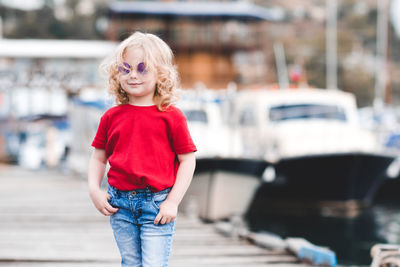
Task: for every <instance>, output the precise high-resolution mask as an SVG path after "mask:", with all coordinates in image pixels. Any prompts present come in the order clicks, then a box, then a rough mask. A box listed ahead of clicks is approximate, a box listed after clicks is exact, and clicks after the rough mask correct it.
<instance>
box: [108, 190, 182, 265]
mask: <svg viewBox="0 0 400 267" xmlns="http://www.w3.org/2000/svg"><path fill="white" fill-rule="evenodd" d="M169 191H170V188H168V189H165V190H162V191H159V192H155V193H153V192H151V191H150V190H149V189H139V190H134V191H121V190H118V189H116V188H115V187H113V186H109V187H108V194H109V195H110V196H111V197H110V199H109V203H110V204H111V205H112V206H113V207H116V208H119V210H118V211H117V212H116V213H114V214H113V215H111V217H110V224H111V227H112V229H113V231H114V237H115V241H116V242H117V245H118V248H119V251H120V253H121V265H122V267H168V260H169V256H170V252H171V245H172V238H173V234H174V233H175V221H173V222H171V223H168V224H160V223H159V224H157V225H155V224H154V219H155V218H156V216H157V214H158V211H159V206H160V204H161V203H162V202H163V201H164V200H165V199H166V198H167V196H168V193H169Z"/></svg>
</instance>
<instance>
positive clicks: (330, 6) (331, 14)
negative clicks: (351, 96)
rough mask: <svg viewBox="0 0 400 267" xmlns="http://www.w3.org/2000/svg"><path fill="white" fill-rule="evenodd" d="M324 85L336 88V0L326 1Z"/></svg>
mask: <svg viewBox="0 0 400 267" xmlns="http://www.w3.org/2000/svg"><path fill="white" fill-rule="evenodd" d="M378 1H379V0H378ZM326 87H327V88H328V89H335V90H336V89H337V0H327V1H326Z"/></svg>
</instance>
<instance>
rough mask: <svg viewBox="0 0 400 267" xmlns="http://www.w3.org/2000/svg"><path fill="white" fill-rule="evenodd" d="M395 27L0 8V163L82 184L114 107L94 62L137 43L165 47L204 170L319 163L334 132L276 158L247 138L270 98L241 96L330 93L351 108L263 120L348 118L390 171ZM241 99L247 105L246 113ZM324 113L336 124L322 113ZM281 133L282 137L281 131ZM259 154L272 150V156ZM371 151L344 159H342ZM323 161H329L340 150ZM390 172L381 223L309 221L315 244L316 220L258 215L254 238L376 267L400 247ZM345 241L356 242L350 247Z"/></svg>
mask: <svg viewBox="0 0 400 267" xmlns="http://www.w3.org/2000/svg"><path fill="white" fill-rule="evenodd" d="M399 14H400V0H379V1H378V0H337V1H336V0H327V1H323V0H301V1H300V0H291V1H278V0H247V1H236V0H235V1H229V0H226V1H194V0H193V1H112V0H80V1H78V0H1V1H0V38H1V39H0V162H2V163H4V164H11V165H18V166H21V167H22V168H25V169H28V170H31V171H37V170H56V171H59V172H61V173H65V174H73V175H78V176H81V177H83V178H86V174H87V164H88V160H89V157H90V154H91V151H92V150H91V147H90V144H91V141H92V139H93V137H94V134H95V132H96V130H97V126H98V122H99V118H100V116H101V115H102V114H103V113H104V112H105V110H107V108H109V107H111V106H112V105H114V99H113V98H112V97H111V96H109V95H108V93H107V88H106V83H105V77H104V75H102V74H101V72H100V71H99V68H98V67H99V63H100V62H101V60H103V59H104V58H105V57H106V56H107V55H109V54H110V53H111V52H112V51H113V49H114V48H115V46H116V45H117V44H118V42H119V41H121V40H123V39H124V38H126V37H127V36H129V35H130V34H131V33H132V32H134V31H136V30H138V31H143V32H149V33H154V34H156V35H158V36H159V37H161V38H162V39H163V40H165V41H166V42H167V43H168V44H169V45H170V46H171V48H172V50H173V51H174V54H175V60H176V64H177V66H178V71H179V73H180V76H181V87H182V88H181V89H182V99H181V101H180V102H179V104H178V105H180V107H181V108H182V109H183V110H184V112H185V115H186V116H187V118H188V122H189V126H190V129H191V133H192V135H193V137H194V139H195V143H196V144H197V145H198V148H199V152H198V156H199V158H207V159H210V158H241V157H245V158H246V159H257V160H261V159H262V160H266V161H268V162H275V161H278V162H279V160H280V159H282V158H283V159H284V158H287V157H288V158H290V157H293V155H295V156H298V155H300V154H301V155H313V154H321V153H323V152H324V151H325V150H324V149H325V147H324V148H322V147H323V146H324V145H326V143H327V141H326V140H327V138H326V134H327V133H328V132H332V131H333V130H332V131H331V130H330V129H331V128H327V127H330V126H327V125H325V124H324V125H322V126H320V127H319V128H315V129H317V130H316V131H318V132H321V134H322V137H319V138H322V139H321V140H320V141H321V142H319V143H317V144H314V145H315V146H318V149H319V150H318V151H317V152H315V151H316V150H315V149H314V150H312V153H311V152H307V151H309V150H304V149H303V148H302V149H303V150H302V149H299V150H301V153H300V152H299V150H296V151H295V152H293V151H289V152H288V151H287V150H284V149H283V148H282V151H281V152H279V151H278V152H279V153H278V152H277V150H278V149H277V147H279V146H280V147H283V146H284V145H283V144H278V143H277V142H278V141H276V139H277V138H278V137H270V135H269V134H270V133H271V132H277V131H278V130H277V128H271V129H270V132H269V133H264V132H263V131H264V130H265V129H264V126H257V127H256V128H254V129H248V126H249V125H250V126H251V125H253V123H254V125H255V120H254V121H253V117H252V116H253V115H254V114H253V112H256V111H252V110H251V109H249V108H248V107H251V106H257V105H258V102H255V100H257V99H258V98H259V99H261V98H262V97H266V98H268V99H275V95H274V96H268V95H267V96H260V95H254V96H251V95H252V93H247V92H260V91H262V92H264V91H269V92H279V91H290V92H293V93H294V94H295V92H297V91H302V88H320V89H321V90H322V91H330V93H332V91H333V92H336V93H337V94H339V93H342V92H345V93H346V95H347V96H351V97H350V98H351V99H350V100H346V99H344V98H343V102H342V100H341V98H336V97H335V96H333V95H329V96H328V97H327V98H326V99H327V100H321V101H322V102H318V101H319V100H317V98H312V99H314V100H312V101H311V100H310V101H311V102H306V100H304V101H305V102H304V103H296V102H295V101H294V100H290V101H289V100H284V101H283V102H282V98H278V97H277V98H276V99H278V100H276V101H275V102H274V103H273V105H274V107H273V108H271V111H269V120H270V121H272V122H274V121H275V122H277V121H280V120H285V121H288V120H290V118H293V116H294V117H296V116H298V117H297V118H302V119H305V118H311V117H313V118H315V116H317V117H318V118H320V119H321V118H330V119H332V118H334V120H335V121H342V122H344V121H347V119H344V118H352V119H351V120H349V121H350V122H351V123H353V122H354V121H357V123H356V124H357V127H358V128H362V129H363V130H366V131H368V132H369V133H370V134H371V136H372V137H371V138H372V139H374V140H373V141H374V142H375V143H374V145H369V146H368V151H369V153H373V154H377V153H380V154H385V155H386V156H387V157H389V156H388V155H390V157H391V158H392V159H395V158H396V157H397V155H398V152H399V149H400V128H399V120H400V109H399V105H400V16H399ZM315 91H320V90H319V89H315ZM312 92H314V91H312ZM294 94H293V95H294ZM311 94H313V93H311ZM247 98H249V99H251V101H250V100H249V101H248V102H243V103H242V102H241V100H244V99H247ZM295 98H297V99H300V98H302V96H299V97H295ZM283 99H284V98H283ZM304 99H308V98H306V97H304ZM318 99H319V98H318ZM329 99H330V102H335V103H330V102H329ZM279 101H280V102H279ZM288 101H289V102H288ZM307 101H308V100H307ZM346 101H347V102H346ZM349 101H350V102H349ZM192 103H197V104H196V105H197V106H196V105H193V104H192ZM282 103H284V104H282ZM288 103H292V104H293V105H294V106H295V107H296V108H297V109H290V110H289V113H287V110H286V109H283V108H282V107H283V106H284V107H287V106H288V105H289V104H288ZM310 103H312V107H313V110H312V115H301V114H302V113H301V112H303V109H302V108H304V105H306V106H307V107H308V106H310V105H311V104H310ZM321 103H324V105H325V106H324V107H325V108H326V107H328V111H327V110H326V109H325V110H324V111H321V107H323V105H322V104H321ZM349 103H350V104H349ZM267 104H268V103H267ZM267 104H265V105H267ZM334 104H338V107H336V106H335V107H333V105H334ZM341 104H343V105H342V106H340V105H341ZM299 105H301V108H300V109H299ZM188 107H191V108H192V110H191V109H189V108H188ZM193 107H198V109H197V110H195V109H193ZM316 107H317V108H316ZM347 108H348V109H350V111H347ZM275 111H278V112H275ZM261 112H263V111H261ZM274 112H275V113H274ZM285 112H286V113H285ZM293 112H295V114H294V115H293ZM296 112H298V113H296ZM307 112H309V110H308V111H307ZM347 112H349V113H347ZM299 114H300V115H299ZM308 114H310V113H308ZM316 114H317V115H316ZM321 114H322V115H321ZM324 114H325V115H324ZM326 114H328V115H326ZM332 114H334V115H332ZM285 116H289V117H285ZM304 116H306V117H304ZM321 116H322V117H321ZM255 117H256V116H255ZM297 121H298V120H297ZM276 124H277V123H275V124H274V127H275V126H276ZM265 127H266V128H268V127H267V126H265ZM293 127H294V128H290V130H288V131H290V132H299V129H302V127H303V126H302V124H300V125H295V126H293ZM312 129H314V128H312ZM318 129H319V130H318ZM279 131H281V132H279V133H280V134H281V136H282V135H284V134H285V132H287V131H286V130H285V129H282V130H279ZM314 132H315V131H314ZM335 133H337V135H338V136H341V140H342V141H343V140H344V139H346V138H349V139H348V140H352V143H353V144H354V143H355V142H356V141H355V140H361V139H362V138H361V137H360V135H357V136H355V137H351V136H350V135H349V133H348V132H346V133H345V135H340V134H338V132H335ZM307 135H309V134H308V133H303V137H302V138H304V139H299V138H300V137H299V135H297V136H296V138H297V139H296V140H297V141H296V140H295V141H293V140H291V142H292V143H291V145H290V146H292V147H293V144H299V143H303V141H304V143H306V141H305V138H306V136H307ZM323 136H325V137H323ZM363 136H364V135H363ZM267 137H268V138H275V139H266V138H267ZM363 138H364V137H363ZM249 140H250V141H252V142H249ZM271 140H273V141H271ZM299 140H300V141H299ZM313 140H314V141H315V140H317V138H316V137H314V138H313ZM318 140H319V139H318ZM362 140H364V139H362ZM293 142H294V143H293ZM332 142H333V141H332ZM264 143H271V144H273V145H274V147H272V148H270V149H272V150H271V151H269V150H268V149H269V148H268V147H267V145H266V144H264ZM328 143H329V142H328ZM334 144H336V143H334V142H333V143H331V144H329V145H330V147H334V148H335V149H336V148H338V147H339V146H340V145H337V146H336V145H334ZM341 145H343V144H342V143H341ZM295 146H296V145H295ZM364 148H365V149H366V146H364V147H363V148H362V149H360V148H354V147H351V148H349V147H348V146H347V147H346V148H343V149H342V150H340V152H341V153H342V152H343V151H345V152H348V151H350V152H352V153H353V152H354V151H357V152H358V151H365V149H364ZM267 150H268V151H267ZM304 151H305V152H304ZM292 152H293V153H292ZM329 152H330V153H333V152H332V149H331V150H329ZM336 152H337V149H336V150H335V153H336ZM285 153H286V154H285ZM291 153H292V154H291ZM272 154H273V155H272ZM389 163H390V162H389ZM389 163H388V164H386V165H385V164H384V166H383V167H382V166H381V167H380V172H379V177H374V178H376V179H378V178H379V181H382V179H384V180H385V181H386V180H390V183H391V184H390V185H389V186H388V187H389V188H391V189H392V191H393V192H391V193H388V191H385V192H380V191H379V190H384V189H382V188H383V187H384V184H385V182H382V184H383V185H382V186H380V187H379V188H374V192H375V191H377V195H378V196H381V198H382V199H383V200H384V201H385V204H384V205H383V206H382V205H380V206H379V207H378V208H377V209H378V211H376V210H374V209H368V210H367V211H366V213H362V214H361V215H359V214H358V215H357V216H350V217H351V219H349V218H348V217H346V216H344V217H346V218H343V216H340V219H338V218H337V217H334V216H333V217H334V218H333V219H332V216H323V217H318V218H320V219H321V220H320V221H318V220H316V219H315V217H312V218H311V221H312V222H314V224H315V222H317V221H318V222H319V224H318V225H319V226H320V227H321V228H318V227H316V226H315V225H314V226H313V227H314V230H315V231H314V232H312V231H311V229H310V228H309V227H307V225H310V221H307V220H309V219H310V216H304V217H301V219H299V221H298V224H296V226H293V225H289V224H285V223H288V221H293V220H291V219H288V218H287V216H286V215H284V216H282V215H279V216H277V215H274V216H275V218H276V220H275V221H274V220H273V219H272V220H268V223H263V222H265V218H264V217H263V218H262V219H260V218H261V217H260V218H257V216H252V217H251V218H252V220H253V221H251V222H250V224H251V225H253V226H252V227H254V229H258V230H265V231H275V232H278V233H279V234H282V235H284V236H285V235H291V234H299V235H301V236H307V237H308V238H309V239H311V240H314V241H316V242H318V243H322V244H325V245H329V246H333V247H335V249H337V250H338V251H339V253H338V254H339V255H340V256H341V259H344V260H343V261H344V262H349V263H359V262H363V263H365V262H368V261H369V256H368V255H367V254H368V252H367V251H368V248H369V247H370V245H371V244H374V243H376V242H378V241H383V242H392V243H398V242H400V230H399V229H400V219H394V221H397V222H398V223H396V224H395V225H396V226H388V224H389V222H388V221H387V220H386V219H387V218H388V214H389V215H390V216H395V215H394V214H395V212H397V211H398V209H397V208H396V207H397V204H398V202H400V201H399V200H398V199H397V198H398V197H397V194H396V192H397V191H396V190H395V188H396V187H395V186H400V185H397V184H396V183H395V182H394V181H395V180H397V178H398V175H399V173H398V172H399V171H398V169H399V168H398V165H399V164H397V160H394V163H393V164H392V165H390V168H387V167H388V165H389ZM349 168H350V167H349ZM278 170H279V166H275V170H273V171H272V172H273V173H274V174H273V175H272V176H271V175H269V176H268V173H267V174H265V173H264V176H263V179H265V180H268V179H270V181H272V180H277V177H279V173H278V174H276V172H277V171H278ZM283 173H284V172H283ZM0 175H1V173H0ZM282 175H283V174H282ZM376 176H378V174H377V175H376ZM382 177H383V178H382ZM394 184H396V185H394ZM306 186H308V187H312V186H313V184H312V183H311V184H306ZM356 186H357V185H356ZM268 190H269V189H268ZM386 190H388V189H386ZM252 192H253V191H252ZM374 196H375V194H374ZM349 198H350V199H353V197H349ZM354 198H355V199H356V200H358V199H359V198H363V197H358V196H354ZM372 199H374V202H373V203H378V201H375V200H376V197H375V198H373V197H372V195H368V202H371V201H372ZM341 200H342V199H341ZM345 200H346V201H347V200H348V199H347V198H346V199H345ZM373 207H375V208H376V206H374V205H373ZM275 208H276V207H275ZM257 212H258V211H257ZM382 214H383V215H382ZM325 215H326V214H325ZM380 216H381V217H380ZM390 216H389V217H390ZM327 217H328V219H327ZM291 218H292V217H291ZM296 218H299V217H296ZM385 218H386V219H385ZM391 218H392V217H391ZM342 220H343V221H342ZM349 220H350V222H351V225H352V226H351V227H350V228H351V229H349ZM365 220H367V222H365ZM339 221H340V222H339ZM324 223H326V224H327V225H328V226H329V227H330V226H331V225H336V226H338V227H337V229H339V230H338V231H342V232H340V233H339V234H340V235H343V236H344V237H343V239H342V240H345V242H344V243H347V247H346V244H344V243H340V242H339V241H338V240H337V238H334V235H324V231H323V230H322V229H325V224H324ZM299 225H304V227H305V228H301V227H300V228H299ZM321 225H324V226H321ZM359 225H363V227H364V228H363V229H361V228H358V226H359ZM376 225H379V227H378V226H376ZM328 226H327V227H328ZM302 227H303V226H302ZM354 229H357V230H354ZM353 230H354V231H353ZM350 232H351V233H350ZM349 233H350V235H351V236H346V234H349ZM349 240H351V242H349ZM338 242H339V243H340V244H337V243H338ZM349 243H350V245H349Z"/></svg>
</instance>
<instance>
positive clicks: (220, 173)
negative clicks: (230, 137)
mask: <svg viewBox="0 0 400 267" xmlns="http://www.w3.org/2000/svg"><path fill="white" fill-rule="evenodd" d="M270 165H271V164H270V163H268V162H265V161H261V160H249V159H226V158H225V159H221V158H208V159H198V160H197V162H196V172H195V175H194V177H193V180H192V183H191V185H190V187H189V189H188V191H187V193H186V195H185V198H184V199H183V201H182V205H181V206H182V209H183V210H184V212H185V213H193V212H195V213H196V215H197V216H199V217H200V218H202V219H204V220H208V221H215V220H219V219H224V218H229V217H231V216H233V215H239V216H241V215H244V214H245V213H246V212H247V210H248V207H249V205H250V203H251V200H252V199H253V197H254V194H255V192H256V190H257V189H258V188H259V186H260V184H261V179H260V177H261V175H262V173H263V172H264V170H265V168H266V167H267V166H270Z"/></svg>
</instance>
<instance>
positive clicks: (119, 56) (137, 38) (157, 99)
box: [100, 32, 179, 111]
mask: <svg viewBox="0 0 400 267" xmlns="http://www.w3.org/2000/svg"><path fill="white" fill-rule="evenodd" d="M131 47H133V48H140V49H142V50H143V54H144V61H145V62H144V63H145V65H146V68H147V69H148V70H150V71H154V72H155V73H156V77H157V81H156V90H155V91H154V96H153V101H154V103H155V104H156V105H157V108H158V109H159V110H160V111H164V110H165V109H166V108H168V107H169V106H170V105H171V104H173V103H174V102H175V101H176V100H177V99H178V95H177V92H176V89H177V88H178V86H179V75H178V71H177V68H176V66H175V65H174V63H173V60H174V55H173V53H172V50H171V48H170V47H169V46H168V45H167V44H166V43H165V42H164V41H163V40H161V39H160V38H159V37H158V36H156V35H154V34H150V33H142V32H135V33H133V34H131V35H130V36H129V37H128V38H126V39H125V40H124V41H122V42H121V43H120V44H119V45H118V46H117V48H116V49H115V51H114V53H113V54H111V55H110V56H109V57H108V58H106V59H105V60H104V61H103V62H102V63H101V64H100V68H101V70H103V71H104V72H105V73H106V75H107V76H108V88H109V89H108V90H109V93H110V94H111V95H114V96H115V102H116V104H117V105H120V104H127V103H128V102H129V96H128V94H127V93H126V92H125V91H124V90H123V89H122V87H121V84H120V82H119V78H118V75H119V72H118V66H121V65H122V63H123V61H124V60H123V57H124V55H125V51H126V50H127V49H128V48H131Z"/></svg>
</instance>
